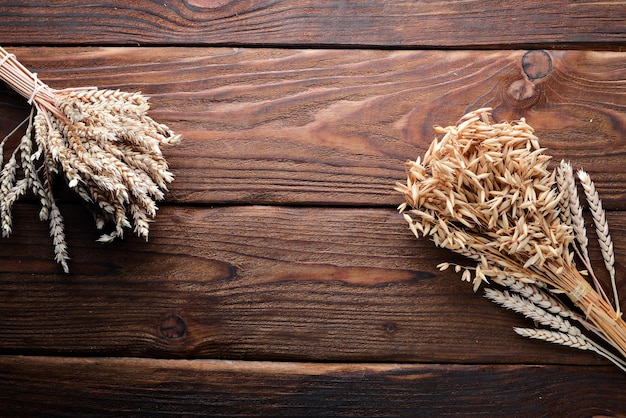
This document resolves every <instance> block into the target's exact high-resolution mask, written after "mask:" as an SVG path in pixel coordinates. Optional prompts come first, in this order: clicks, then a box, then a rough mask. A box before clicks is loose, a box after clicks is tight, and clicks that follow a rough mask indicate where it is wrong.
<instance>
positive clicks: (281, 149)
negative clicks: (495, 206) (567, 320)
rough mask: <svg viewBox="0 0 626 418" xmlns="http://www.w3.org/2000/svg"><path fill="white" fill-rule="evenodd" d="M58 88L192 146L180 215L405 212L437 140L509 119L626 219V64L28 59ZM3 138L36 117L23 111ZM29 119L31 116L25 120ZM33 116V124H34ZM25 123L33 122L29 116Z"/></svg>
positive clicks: (350, 56) (318, 56)
mask: <svg viewBox="0 0 626 418" xmlns="http://www.w3.org/2000/svg"><path fill="white" fill-rule="evenodd" d="M14 52H15V53H16V54H17V55H18V56H19V58H20V59H21V60H23V61H24V63H25V64H27V65H29V66H30V67H31V68H32V69H33V71H37V72H38V74H39V76H40V78H42V79H44V80H46V81H47V82H48V83H49V84H50V85H51V86H53V87H58V88H62V87H69V86H74V87H77V86H81V85H97V86H100V87H102V88H105V87H106V88H120V89H123V90H129V91H135V90H141V91H143V92H144V93H145V94H147V95H149V96H151V97H152V104H153V111H152V115H153V116H154V117H155V118H156V119H158V120H159V121H163V122H165V123H167V124H168V125H170V127H172V128H173V129H174V130H176V131H177V132H180V133H182V134H183V136H184V141H183V144H182V145H181V146H179V147H175V148H171V149H166V150H165V153H166V155H167V157H168V160H169V161H170V162H171V165H172V169H173V171H174V173H175V174H176V176H177V180H176V181H175V182H174V183H173V185H172V187H171V193H170V194H169V195H168V200H169V201H171V202H179V203H185V204H187V203H193V204H213V203H220V204H231V203H244V204H249V203H256V204H258V203H260V204H306V205H359V206H381V205H385V206H391V205H393V206H395V205H397V204H398V203H399V202H400V200H399V198H398V195H396V194H395V193H394V192H393V190H392V187H393V185H394V184H395V182H396V181H403V179H404V178H405V174H404V163H405V161H406V160H408V159H414V158H416V157H417V156H418V155H421V154H423V152H424V150H425V148H426V147H427V146H428V145H429V143H430V142H431V140H432V139H433V138H434V131H433V129H432V127H433V126H434V125H444V126H445V125H449V124H454V123H456V121H457V120H458V118H459V117H460V116H462V115H463V114H464V113H465V112H467V111H470V110H474V109H476V108H478V107H482V106H491V107H494V109H495V110H494V117H495V118H496V119H498V120H511V119H517V118H520V117H525V118H526V119H527V121H528V122H529V123H530V124H531V125H532V126H533V127H534V128H535V129H536V133H537V135H538V136H539V138H540V141H541V144H542V145H543V146H545V147H547V148H549V152H550V153H551V154H552V155H553V156H554V157H555V158H556V159H561V158H565V159H567V160H570V161H571V162H572V164H573V165H574V167H575V168H579V167H584V168H585V169H586V170H587V171H589V172H590V174H591V175H592V178H593V179H594V181H595V182H596V185H597V188H598V190H599V193H600V196H601V197H602V198H603V200H604V203H605V207H607V208H609V209H623V208H626V194H625V193H624V190H625V189H626V167H625V166H624V164H623V161H624V158H625V156H626V141H625V140H624V132H625V131H626V53H624V52H597V51H549V52H546V51H542V50H533V51H373V50H290V49H245V48H244V49H237V48H235V49H233V48H215V49H212V48H206V49H205V48H175V49H171V48H16V49H15V50H14ZM4 100H5V102H3V103H1V104H0V105H2V109H3V110H4V109H6V110H7V112H2V113H0V128H1V129H2V132H8V130H9V129H11V128H12V127H13V126H15V124H16V123H17V122H18V121H19V118H20V115H25V114H26V112H27V110H26V108H25V103H24V101H23V100H21V99H20V98H18V97H16V96H14V95H13V96H11V95H7V96H6V99H4ZM20 104H21V106H23V108H22V110H21V111H20V109H19V106H20ZM20 112H21V113H20ZM22 117H23V116H22Z"/></svg>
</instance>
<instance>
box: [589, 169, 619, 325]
mask: <svg viewBox="0 0 626 418" xmlns="http://www.w3.org/2000/svg"><path fill="white" fill-rule="evenodd" d="M578 178H579V180H580V184H581V185H582V186H583V190H584V191H585V197H586V198H587V204H588V205H589V211H590V212H591V215H592V218H593V223H594V225H595V227H596V235H597V236H598V243H599V244H600V252H601V253H602V258H603V259H604V265H605V267H606V269H607V271H608V272H609V276H610V278H611V287H612V290H613V299H614V304H615V311H616V312H617V314H618V315H621V309H620V302H619V295H618V294H617V284H616V283H615V253H614V252H613V241H612V240H611V234H610V233H609V225H608V223H607V221H606V214H605V212H604V209H603V208H602V201H601V200H600V196H599V195H598V192H597V191H596V187H595V185H594V184H593V181H592V180H591V177H589V174H587V172H585V171H583V170H578Z"/></svg>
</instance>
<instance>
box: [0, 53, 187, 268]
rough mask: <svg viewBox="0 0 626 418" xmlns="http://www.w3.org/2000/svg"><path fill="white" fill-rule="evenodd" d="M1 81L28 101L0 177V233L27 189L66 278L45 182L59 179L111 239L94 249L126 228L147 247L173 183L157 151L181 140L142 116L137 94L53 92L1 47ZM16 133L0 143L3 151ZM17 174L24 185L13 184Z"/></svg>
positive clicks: (59, 220)
mask: <svg viewBox="0 0 626 418" xmlns="http://www.w3.org/2000/svg"><path fill="white" fill-rule="evenodd" d="M0 79H2V80H3V81H5V82H6V83H7V84H8V85H9V86H11V87H12V88H13V89H14V90H15V91H17V92H18V93H19V94H20V95H22V96H23V97H24V98H26V99H27V100H28V103H29V104H31V105H32V108H33V110H34V111H33V112H31V115H30V117H29V118H28V119H27V121H26V122H25V123H28V127H27V130H26V134H25V135H24V136H23V137H22V141H21V142H20V146H19V148H20V150H21V155H20V156H17V155H16V154H15V153H14V154H13V156H12V157H11V158H10V159H9V161H8V162H7V164H5V165H4V167H2V170H0V201H1V203H0V221H1V224H0V227H1V228H2V233H3V236H7V235H8V234H9V233H10V232H11V214H10V208H11V206H12V204H13V203H14V202H15V201H16V200H17V198H19V197H20V196H21V195H23V194H24V193H25V191H26V190H27V189H28V188H30V189H32V191H33V192H34V193H35V195H36V196H38V197H39V198H40V201H41V204H42V211H41V213H40V217H41V218H42V220H48V221H49V222H50V234H51V236H52V239H53V243H54V249H55V259H56V260H57V261H58V262H59V263H60V264H61V265H62V266H63V269H64V270H65V271H66V272H67V271H68V264H67V262H68V260H69V256H68V254H67V244H66V243H65V234H64V226H63V217H62V215H61V212H60V210H59V208H58V206H57V205H56V203H55V202H54V195H53V190H52V178H53V177H54V175H56V174H62V175H63V177H64V178H65V180H66V182H67V185H68V186H69V187H70V188H71V189H73V190H74V191H75V192H76V193H77V194H78V195H79V196H80V197H81V198H82V199H83V200H84V201H85V204H87V205H88V207H89V209H90V210H91V211H92V212H93V213H94V218H95V220H96V226H97V227H98V229H102V228H104V226H105V225H106V224H107V223H110V224H111V225H112V232H110V233H106V234H103V235H102V236H101V237H100V239H99V240H100V241H102V242H109V241H111V240H113V239H114V238H116V237H122V235H123V231H124V229H125V228H131V227H133V226H134V232H135V233H136V234H137V235H139V236H141V237H144V238H146V239H147V237H148V231H149V222H150V221H151V220H152V219H153V218H154V217H155V216H156V210H157V206H156V204H155V202H156V201H158V200H162V199H163V198H164V192H165V191H166V190H167V184H168V183H170V182H171V181H172V180H173V179H174V176H173V175H172V173H171V172H170V171H169V168H168V164H167V161H166V160H165V158H164V157H163V155H162V153H161V146H163V145H171V144H176V143H178V142H179V141H180V135H176V134H174V132H172V131H171V130H170V129H169V128H168V127H167V126H166V125H163V124H160V123H158V122H156V121H154V120H153V119H152V118H150V117H149V116H148V114H147V111H148V110H149V108H150V106H149V105H148V101H147V99H146V98H145V97H144V96H143V95H141V94H140V93H128V92H122V91H119V90H107V89H104V90H100V89H98V88H96V87H78V88H68V89H60V90H57V89H52V88H50V87H49V86H48V85H47V84H45V83H44V82H43V81H41V80H40V79H39V77H38V76H37V74H36V73H33V72H31V71H29V70H28V69H27V68H26V67H25V66H24V65H22V64H21V63H20V62H19V61H18V60H17V58H16V56H15V55H14V54H11V53H9V52H7V51H6V50H5V49H3V48H2V47H0ZM15 132H17V130H16V131H14V132H11V133H10V134H9V135H8V136H7V138H5V140H3V141H2V143H0V151H1V150H2V148H3V146H4V143H5V142H6V140H7V139H8V137H10V136H11V135H13V134H14V133H15ZM18 168H21V169H22V171H23V173H24V175H25V178H24V179H16V174H17V173H18Z"/></svg>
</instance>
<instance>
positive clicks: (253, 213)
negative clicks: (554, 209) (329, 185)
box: [0, 205, 626, 364]
mask: <svg viewBox="0 0 626 418" xmlns="http://www.w3.org/2000/svg"><path fill="white" fill-rule="evenodd" d="M63 212H64V214H65V215H66V217H67V219H68V221H67V224H68V230H69V231H68V240H69V242H70V251H71V253H70V255H71V257H72V262H71V264H70V268H71V271H72V274H70V275H63V274H56V273H58V272H59V271H60V268H59V267H58V266H57V265H56V264H55V263H54V262H53V260H52V254H51V253H52V249H51V244H50V240H49V238H48V236H47V228H46V225H43V224H41V223H39V222H37V221H36V220H35V219H36V218H37V212H36V210H35V208H34V207H31V206H29V205H21V206H20V207H18V208H17V210H16V217H17V220H16V226H15V228H16V229H15V235H14V236H13V237H11V238H10V239H7V240H4V241H3V245H2V246H0V260H1V263H0V271H2V272H3V273H2V274H0V329H2V330H3V338H2V340H0V353H2V354H31V355H32V354H37V355H79V356H143V357H161V358H181V357H184V358H229V359H248V360H259V359H263V360H298V361H343V362H407V361H410V362H428V363H430V362H439V363H498V364H504V363H520V362H521V363H535V364H554V363H558V364H603V361H602V360H600V359H599V358H596V357H595V356H594V355H592V354H590V353H586V352H582V351H578V350H573V349H569V348H565V347H561V346H556V345H552V344H548V343H545V342H540V341H530V340H526V339H523V338H522V337H519V336H517V335H516V334H514V333H513V331H512V329H511V328H512V327H514V326H532V324H531V323H530V322H526V321H525V320H524V319H523V318H521V317H519V316H517V315H516V314H513V313H510V312H508V311H505V310H503V309H502V308H499V307H497V306H496V305H494V304H492V303H490V302H488V301H487V300H485V299H483V298H481V297H480V296H479V295H475V294H473V293H472V291H471V287H470V285H469V284H467V283H464V282H461V280H460V277H459V275H457V274H455V273H453V272H444V273H442V272H439V271H438V270H437V269H436V267H435V266H436V265H437V264H438V263H439V262H441V261H454V260H456V261H457V262H460V263H464V260H463V259H461V258H459V257H453V256H451V254H450V253H448V252H447V251H443V250H437V249H435V248H434V246H433V245H432V244H431V243H430V242H428V241H417V240H415V238H414V237H413V235H412V234H411V233H410V232H409V231H408V228H407V227H406V225H405V222H404V220H403V219H402V218H401V217H400V216H399V215H398V214H397V213H395V211H393V210H386V209H385V210H383V209H330V208H286V207H268V206H241V207H222V208H214V209H201V208H195V209H194V208H189V207H180V208H179V207H165V208H163V209H162V211H161V212H160V213H159V216H158V219H157V222H156V223H155V224H154V225H153V229H152V235H151V238H150V242H149V243H143V242H141V241H139V240H137V239H132V238H129V239H127V240H126V241H123V242H115V243H113V244H111V245H108V246H102V245H99V244H97V243H96V242H95V239H96V238H97V234H96V233H95V231H94V228H93V226H92V225H91V223H90V221H89V219H88V218H89V215H86V214H85V213H84V211H81V210H80V208H79V207H68V206H64V207H63ZM608 220H609V222H610V223H611V225H612V227H613V229H612V232H613V239H614V243H615V248H616V252H617V254H626V216H625V215H624V213H622V212H617V213H611V214H609V219H608ZM592 257H593V258H594V260H595V261H597V262H600V263H601V261H600V260H601V258H600V255H599V254H597V253H595V252H594V253H592ZM620 259H622V257H618V279H619V280H620V283H621V286H620V290H621V294H622V295H624V294H625V293H624V292H626V286H625V285H624V280H623V277H622V276H623V274H622V273H623V268H621V267H622V266H621V264H620V261H619V260H620Z"/></svg>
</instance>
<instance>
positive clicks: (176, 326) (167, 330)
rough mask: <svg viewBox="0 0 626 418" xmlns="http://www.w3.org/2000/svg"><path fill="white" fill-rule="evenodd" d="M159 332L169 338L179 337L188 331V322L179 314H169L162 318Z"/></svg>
mask: <svg viewBox="0 0 626 418" xmlns="http://www.w3.org/2000/svg"><path fill="white" fill-rule="evenodd" d="M159 332H160V333H161V335H162V336H164V337H165V338H167V339H178V338H182V337H184V336H185V334H186V333H187V324H186V323H185V321H184V320H183V318H181V317H180V316H178V315H168V316H166V317H165V318H163V319H161V322H160V323H159Z"/></svg>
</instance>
